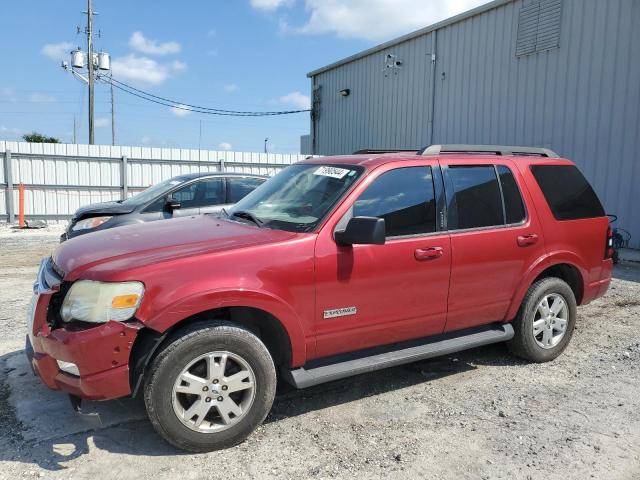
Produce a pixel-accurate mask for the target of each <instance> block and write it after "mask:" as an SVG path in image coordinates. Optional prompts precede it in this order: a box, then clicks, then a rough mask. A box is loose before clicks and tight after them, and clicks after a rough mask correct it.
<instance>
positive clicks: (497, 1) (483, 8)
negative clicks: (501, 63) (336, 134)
mask: <svg viewBox="0 0 640 480" xmlns="http://www.w3.org/2000/svg"><path fill="white" fill-rule="evenodd" d="M513 1H515V0H493V1H492V2H489V3H486V4H484V5H480V6H479V7H476V8H474V9H472V10H469V11H467V12H463V13H461V14H459V15H456V16H454V17H451V18H447V19H446V20H442V21H441V22H438V23H434V24H433V25H429V26H428V27H425V28H421V29H420V30H416V31H415V32H411V33H408V34H406V35H403V36H401V37H398V38H395V39H393V40H389V41H388V42H384V43H381V44H380V45H376V46H375V47H371V48H369V49H367V50H363V51H362V52H359V53H356V54H355V55H351V56H350V57H346V58H343V59H342V60H338V61H337V62H334V63H331V64H329V65H327V66H325V67H321V68H318V69H316V70H313V71H311V72H309V73H307V77H309V78H311V77H315V76H316V75H319V74H320V73H323V72H326V71H327V70H333V69H334V68H336V67H339V66H341V65H345V64H347V63H351V62H353V61H354V60H358V59H359V58H363V57H367V56H369V55H371V54H374V53H376V52H379V51H381V50H384V49H386V48H389V47H392V46H394V45H398V44H399V43H402V42H406V41H407V40H411V39H412V38H416V37H419V36H421V35H425V34H427V33H429V32H433V31H434V30H439V29H441V28H443V27H446V26H448V25H452V24H454V23H458V22H460V21H462V20H466V19H468V18H471V17H475V16H476V15H480V14H482V13H485V12H488V11H489V10H492V9H494V8H498V7H500V6H502V5H504V4H506V3H511V2H513Z"/></svg>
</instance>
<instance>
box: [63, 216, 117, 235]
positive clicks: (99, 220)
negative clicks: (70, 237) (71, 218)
mask: <svg viewBox="0 0 640 480" xmlns="http://www.w3.org/2000/svg"><path fill="white" fill-rule="evenodd" d="M112 218H113V217H91V218H85V219H84V220H80V221H79V222H78V223H76V224H75V225H74V226H73V228H72V230H73V231H74V232H77V231H78V230H91V229H92V228H98V227H99V226H100V225H102V224H103V223H105V222H107V221H109V220H111V219H112Z"/></svg>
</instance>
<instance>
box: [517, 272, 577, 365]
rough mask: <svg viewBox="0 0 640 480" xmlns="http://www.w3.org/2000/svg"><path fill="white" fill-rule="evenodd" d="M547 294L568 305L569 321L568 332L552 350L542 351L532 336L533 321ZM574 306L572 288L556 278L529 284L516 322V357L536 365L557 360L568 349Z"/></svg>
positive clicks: (575, 313)
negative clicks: (517, 350) (554, 295)
mask: <svg viewBox="0 0 640 480" xmlns="http://www.w3.org/2000/svg"><path fill="white" fill-rule="evenodd" d="M549 294H558V295H561V296H562V298H563V299H564V301H565V303H566V304H567V309H568V319H567V330H566V332H565V334H564V337H562V340H560V342H559V343H558V345H556V346H554V347H552V348H542V347H541V346H540V345H538V343H537V342H536V340H535V338H534V336H533V321H534V318H535V315H536V310H537V307H538V303H539V302H540V301H541V300H542V298H543V297H544V296H546V295H549ZM576 317H577V306H576V299H575V295H574V293H573V290H571V287H569V285H567V283H566V282H564V281H563V280H561V279H559V278H546V279H543V280H541V281H539V282H537V283H535V284H534V285H532V287H531V289H530V290H529V293H528V294H527V297H526V299H525V303H524V304H523V306H522V310H521V312H520V315H519V316H518V318H517V319H516V322H515V325H514V327H515V330H516V332H515V333H516V336H515V338H514V340H515V341H516V343H517V344H519V345H518V347H519V350H520V351H519V352H517V353H519V354H521V356H524V357H525V358H527V359H529V360H532V361H535V362H541V363H542V362H549V361H551V360H553V359H555V358H556V357H558V356H559V355H560V354H561V353H562V352H563V351H564V350H565V348H567V345H568V344H569V342H570V341H571V337H572V336H573V331H574V329H575V325H576Z"/></svg>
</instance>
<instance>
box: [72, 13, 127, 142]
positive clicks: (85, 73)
mask: <svg viewBox="0 0 640 480" xmlns="http://www.w3.org/2000/svg"><path fill="white" fill-rule="evenodd" d="M83 13H86V14H87V26H86V27H85V29H84V31H82V30H81V29H80V27H78V33H84V34H85V35H86V36H87V52H86V53H85V52H84V51H83V50H82V48H81V47H78V48H77V49H76V50H73V51H72V52H70V55H71V64H69V62H66V61H63V62H62V68H63V69H64V70H66V71H67V72H70V73H72V74H73V76H74V77H76V78H77V79H79V80H81V81H83V82H84V83H86V84H87V85H88V87H89V116H88V117H89V145H93V143H94V118H93V104H94V92H93V90H94V82H95V80H96V79H97V78H98V77H99V76H100V75H101V74H102V73H106V72H109V71H110V70H111V56H110V55H109V54H108V53H107V52H103V51H100V52H98V53H96V52H94V50H93V16H94V15H97V14H96V12H94V11H93V0H87V11H86V12H83ZM100 36H101V35H100V32H99V31H98V37H100ZM113 103H114V102H113V87H112V88H111V143H112V144H114V145H115V112H114V105H113Z"/></svg>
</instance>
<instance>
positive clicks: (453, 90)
mask: <svg viewBox="0 0 640 480" xmlns="http://www.w3.org/2000/svg"><path fill="white" fill-rule="evenodd" d="M522 6H523V2H522V0H516V1H513V2H511V3H507V4H504V5H498V6H497V7H496V8H494V9H491V10H489V11H486V12H484V13H481V14H479V15H476V16H471V17H470V18H465V19H462V20H461V21H459V22H456V23H453V24H449V25H446V26H444V27H443V28H441V29H439V30H437V50H438V51H437V70H436V78H435V85H436V89H435V113H434V116H435V124H434V139H433V142H430V139H429V132H428V122H429V117H430V112H429V110H430V95H431V92H430V89H431V87H430V78H431V77H430V63H429V62H430V54H431V38H432V36H433V32H430V33H427V34H425V35H423V36H421V37H415V38H412V39H411V40H408V41H406V42H402V43H400V44H398V45H393V44H392V45H389V46H387V48H386V49H385V50H384V52H376V53H375V54H372V55H370V56H367V57H364V58H359V59H357V60H355V61H353V62H351V63H347V64H344V65H342V66H340V67H338V68H335V69H332V70H328V71H325V72H322V73H320V74H318V75H317V76H316V78H315V82H316V83H317V84H318V85H321V86H322V88H323V98H322V115H321V117H320V119H319V120H318V123H317V125H316V131H317V143H316V145H317V150H316V152H315V153H316V154H336V153H337V154H344V153H350V152H352V151H354V150H357V149H359V148H419V147H421V146H424V145H426V144H428V143H480V144H487V143H493V144H518V145H532V146H544V147H549V148H552V149H553V150H556V151H557V152H559V153H560V154H561V155H563V156H565V157H568V158H571V159H572V160H574V161H575V162H576V163H577V164H578V166H579V167H580V168H581V170H582V171H583V172H584V173H585V175H586V176H587V178H588V179H589V181H590V182H591V183H592V184H593V186H594V188H595V189H596V191H597V192H598V194H599V196H600V198H601V199H602V201H603V203H604V204H605V208H606V209H607V211H608V212H610V213H616V214H618V215H619V216H620V221H619V226H621V227H623V228H625V229H627V230H630V231H631V233H632V235H633V240H632V245H633V246H635V247H639V246H640V214H637V213H634V207H635V208H638V206H639V205H640V186H639V184H640V166H639V162H640V154H639V153H638V152H639V150H640V62H639V61H638V59H640V1H638V0H609V1H606V2H603V1H601V0H563V9H562V15H561V17H560V18H561V28H560V37H559V48H554V49H551V50H548V51H544V52H538V53H535V54H532V55H526V56H522V57H518V56H517V55H516V44H517V37H518V19H519V16H520V11H521V7H522ZM386 52H391V53H394V54H397V55H399V56H400V57H401V58H402V60H403V68H402V69H401V70H400V72H399V74H398V76H397V78H394V79H393V80H392V82H386V83H385V80H389V79H388V78H387V79H384V78H383V76H382V72H381V70H382V66H383V54H384V53H386ZM376 67H378V68H376ZM338 79H339V80H338ZM338 87H339V88H338ZM341 88H351V89H352V95H351V96H350V97H346V98H342V97H338V95H337V91H338V90H339V89H341ZM330 95H333V97H330ZM345 100H346V101H345Z"/></svg>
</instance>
